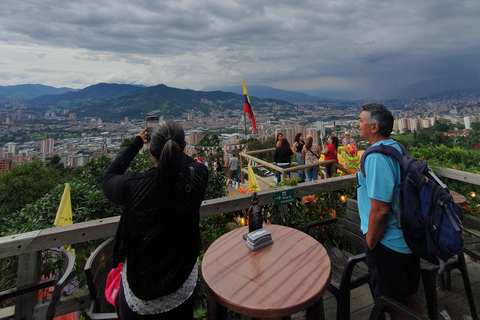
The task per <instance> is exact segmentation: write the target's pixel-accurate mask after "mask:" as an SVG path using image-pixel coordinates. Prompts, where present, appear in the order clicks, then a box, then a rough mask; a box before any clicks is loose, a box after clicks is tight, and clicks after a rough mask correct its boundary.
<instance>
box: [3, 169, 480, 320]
mask: <svg viewBox="0 0 480 320" xmlns="http://www.w3.org/2000/svg"><path fill="white" fill-rule="evenodd" d="M297 169H298V168H297ZM435 172H436V173H437V175H438V176H440V177H446V178H450V179H454V180H458V181H463V182H466V183H470V184H475V185H480V175H476V174H472V173H467V172H463V171H459V170H452V169H446V168H435ZM355 183H356V178H355V175H347V176H343V177H337V178H331V179H324V180H318V181H313V182H306V183H301V184H299V185H298V186H295V187H281V188H273V189H268V190H262V191H260V192H258V193H257V194H258V199H259V204H260V205H266V204H270V203H274V201H275V200H274V196H275V193H277V192H280V191H284V190H293V191H294V195H295V197H296V198H297V197H303V196H306V195H311V194H320V193H324V192H331V191H335V190H341V189H345V188H348V187H351V186H353V185H355ZM250 205H251V194H241V195H237V196H235V197H225V198H219V199H213V200H207V201H204V202H203V203H202V206H201V208H200V217H201V218H204V217H208V216H213V215H217V214H221V213H227V212H232V211H238V210H243V209H247V208H249V207H250ZM118 222H119V217H111V218H105V219H100V220H95V221H88V222H83V223H77V224H74V225H69V226H63V227H56V228H49V229H44V230H37V231H32V232H27V233H23V234H18V235H13V236H8V237H3V238H0V258H6V257H12V256H21V257H22V256H23V257H27V256H28V255H31V254H32V253H36V252H39V251H43V250H46V249H49V248H53V247H60V246H64V245H71V244H75V243H81V242H85V241H91V240H97V239H104V238H107V237H111V236H113V235H114V234H115V231H116V229H117V226H118ZM19 268H20V270H19V273H20V272H21V273H23V274H25V273H27V274H28V273H29V272H31V273H32V274H33V271H32V270H29V267H28V265H26V264H21V265H20V266H19ZM2 276H5V275H2ZM89 303H90V299H89V297H88V292H87V290H81V289H80V290H77V292H75V293H74V294H72V295H71V296H68V297H63V298H62V300H61V302H60V304H59V306H58V308H57V314H58V315H60V314H66V313H69V312H73V311H78V310H82V309H84V308H87V307H88V305H89ZM17 307H18V308H20V309H22V308H23V306H19V305H17ZM46 308H47V306H46V305H44V304H41V303H38V304H37V305H35V306H34V312H33V319H43V318H44V317H45V314H46ZM12 314H13V307H12V308H11V309H7V310H3V311H0V319H10V318H12Z"/></svg>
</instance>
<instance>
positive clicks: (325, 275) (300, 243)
mask: <svg viewBox="0 0 480 320" xmlns="http://www.w3.org/2000/svg"><path fill="white" fill-rule="evenodd" d="M264 228H266V229H267V230H269V231H270V233H271V234H272V238H273V241H274V243H273V244H272V245H270V246H268V247H265V248H262V249H260V250H258V251H255V252H253V251H251V250H250V249H248V248H247V246H246V245H245V240H244V239H243V234H245V233H247V232H248V227H243V228H240V229H236V230H233V231H231V232H229V233H227V234H225V235H223V236H222V237H220V238H219V239H217V240H216V241H215V242H214V243H213V244H212V245H211V246H210V247H209V248H208V250H207V252H206V253H205V256H204V257H203V260H202V276H203V279H204V281H205V284H206V285H207V295H208V296H207V301H208V319H216V318H224V317H226V310H225V308H228V309H230V310H233V311H235V312H237V313H239V314H242V315H245V316H249V317H254V318H272V319H274V318H281V317H285V316H289V315H291V314H294V313H297V312H300V311H302V310H305V309H306V310H307V319H321V318H323V299H322V296H323V294H324V292H325V291H326V290H327V284H328V283H329V281H330V271H331V265H330V259H329V257H328V255H327V252H326V250H325V248H324V247H323V246H322V245H321V244H320V243H318V242H317V241H316V240H315V239H313V238H312V237H310V236H309V235H307V234H305V233H303V232H301V231H298V230H295V229H292V228H288V227H283V226H278V225H264Z"/></svg>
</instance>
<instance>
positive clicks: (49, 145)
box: [40, 138, 55, 154]
mask: <svg viewBox="0 0 480 320" xmlns="http://www.w3.org/2000/svg"><path fill="white" fill-rule="evenodd" d="M54 144H55V141H54V140H53V138H50V139H43V140H42V147H41V149H40V152H41V153H45V154H52V153H53V148H54Z"/></svg>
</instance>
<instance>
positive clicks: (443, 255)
mask: <svg viewBox="0 0 480 320" xmlns="http://www.w3.org/2000/svg"><path fill="white" fill-rule="evenodd" d="M397 143H398V142H397ZM398 145H399V146H400V148H401V150H402V152H403V155H402V154H401V153H400V152H399V151H398V150H397V149H395V148H394V147H392V146H387V145H384V144H379V145H377V146H373V147H370V148H368V149H367V150H366V151H365V152H364V154H363V155H362V158H361V161H360V170H361V172H362V174H363V176H364V177H365V159H366V157H367V156H368V155H369V154H370V153H373V152H378V153H382V154H384V155H387V156H390V157H392V158H393V159H395V160H396V161H397V162H398V163H399V164H400V168H401V172H402V177H401V182H400V186H399V188H400V197H401V199H400V206H401V212H402V213H401V215H400V217H399V214H398V213H396V212H393V211H392V214H394V215H395V216H396V217H397V219H398V221H399V223H398V225H397V227H399V228H401V229H402V231H403V235H404V237H405V241H406V242H407V245H408V247H409V248H410V250H412V251H413V253H415V254H416V255H418V256H419V257H420V258H423V259H425V260H427V261H428V262H431V263H434V264H438V265H440V269H439V272H441V271H443V266H444V262H445V261H447V260H448V259H450V258H452V257H453V256H455V255H458V254H460V253H461V252H462V251H463V236H462V222H461V219H460V216H461V214H460V208H459V207H458V205H457V204H456V203H455V202H454V201H453V198H452V196H451V195H450V193H449V191H448V189H447V187H446V186H445V185H444V184H443V183H442V182H441V181H440V179H438V177H437V176H436V175H435V174H434V173H433V172H432V171H431V170H430V169H429V168H428V165H427V163H426V162H419V161H416V160H415V159H413V158H412V157H410V154H409V153H408V151H407V150H406V149H405V147H404V146H403V145H402V144H400V143H398Z"/></svg>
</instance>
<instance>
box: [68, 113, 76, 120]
mask: <svg viewBox="0 0 480 320" xmlns="http://www.w3.org/2000/svg"><path fill="white" fill-rule="evenodd" d="M68 119H70V120H75V119H77V114H76V113H69V114H68Z"/></svg>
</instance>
